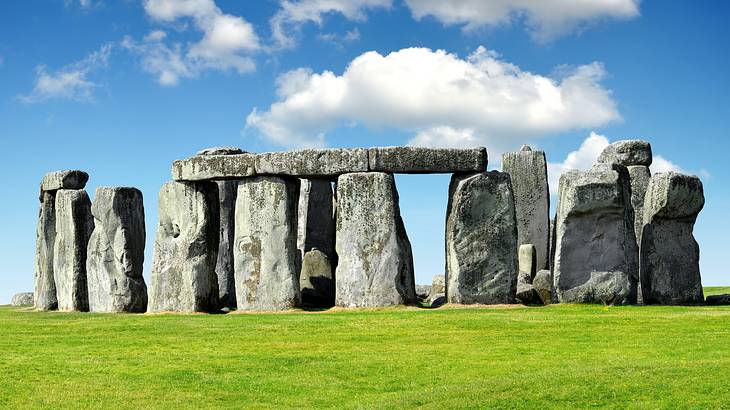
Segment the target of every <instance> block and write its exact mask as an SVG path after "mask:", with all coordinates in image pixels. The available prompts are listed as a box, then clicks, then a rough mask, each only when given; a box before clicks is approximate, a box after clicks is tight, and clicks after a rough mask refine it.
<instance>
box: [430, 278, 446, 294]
mask: <svg viewBox="0 0 730 410" xmlns="http://www.w3.org/2000/svg"><path fill="white" fill-rule="evenodd" d="M439 293H446V276H445V275H433V280H432V281H431V294H432V295H436V294H439Z"/></svg>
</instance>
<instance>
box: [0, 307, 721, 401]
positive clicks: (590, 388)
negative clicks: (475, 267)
mask: <svg viewBox="0 0 730 410" xmlns="http://www.w3.org/2000/svg"><path fill="white" fill-rule="evenodd" d="M729 374H730V306H719V307H660V306H649V307H640V306H631V307H610V308H606V307H603V306H595V305H584V306H576V305H555V306H549V307H531V308H524V307H518V308H506V307H501V308H500V307H492V308H449V307H446V308H442V309H434V310H428V309H418V308H405V307H397V308H388V309H375V310H355V311H343V310H339V311H328V312H317V313H312V312H290V313H279V314H229V315H110V314H78V313H53V312H52V313H40V312H32V311H28V310H23V309H15V308H10V307H1V308H0V408H13V409H15V408H39V407H47V408H59V407H74V408H88V407H95V408H110V409H114V410H117V409H139V408H174V409H177V408H240V407H249V408H250V407H255V408H262V407H263V408H286V407H338V408H373V407H375V408H397V409H402V408H412V407H422V408H454V407H455V408H461V407H491V408H506V407H518V408H522V407H528V408H546V407H558V408H566V407H613V408H615V407H619V408H625V407H637V408H658V407H672V408H685V407H692V408H718V407H726V406H730V376H728V375H729Z"/></svg>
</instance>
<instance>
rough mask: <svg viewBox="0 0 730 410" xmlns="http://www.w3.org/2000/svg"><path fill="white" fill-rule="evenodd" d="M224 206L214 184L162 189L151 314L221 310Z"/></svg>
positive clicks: (167, 185)
mask: <svg viewBox="0 0 730 410" xmlns="http://www.w3.org/2000/svg"><path fill="white" fill-rule="evenodd" d="M218 206H219V200H218V189H217V186H216V185H215V184H213V183H210V182H197V183H196V182H175V181H172V182H166V183H165V184H164V185H163V186H162V188H161V189H160V195H159V200H158V212H157V217H158V220H159V222H158V225H157V234H156V237H155V243H154V247H153V250H152V280H151V286H150V293H149V306H148V311H149V312H166V311H171V312H212V311H215V310H217V309H218V306H219V302H218V278H217V277H216V274H215V264H216V258H217V252H218V240H219V220H218V218H219V215H220V213H219V209H218Z"/></svg>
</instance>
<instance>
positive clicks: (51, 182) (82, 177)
mask: <svg viewBox="0 0 730 410" xmlns="http://www.w3.org/2000/svg"><path fill="white" fill-rule="evenodd" d="M88 181H89V174H87V173H86V172H84V171H79V170H76V169H73V170H67V171H55V172H49V173H47V174H46V175H45V176H44V177H43V181H42V182H41V191H56V190H59V189H84V187H85V186H86V183H87V182H88Z"/></svg>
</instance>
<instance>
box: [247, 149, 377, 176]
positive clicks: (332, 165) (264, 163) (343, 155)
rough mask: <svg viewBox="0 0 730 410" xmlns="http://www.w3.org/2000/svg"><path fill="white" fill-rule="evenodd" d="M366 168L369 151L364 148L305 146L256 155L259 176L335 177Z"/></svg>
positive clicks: (362, 170) (365, 169)
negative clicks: (311, 147) (314, 147)
mask: <svg viewBox="0 0 730 410" xmlns="http://www.w3.org/2000/svg"><path fill="white" fill-rule="evenodd" d="M367 170H368V151H367V149H365V148H351V149H344V148H333V149H304V150H298V151H288V152H266V153H262V154H258V155H256V173H257V174H259V175H293V176H298V177H315V178H316V177H328V178H332V177H336V176H338V175H340V174H345V173H349V172H364V171H367Z"/></svg>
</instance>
